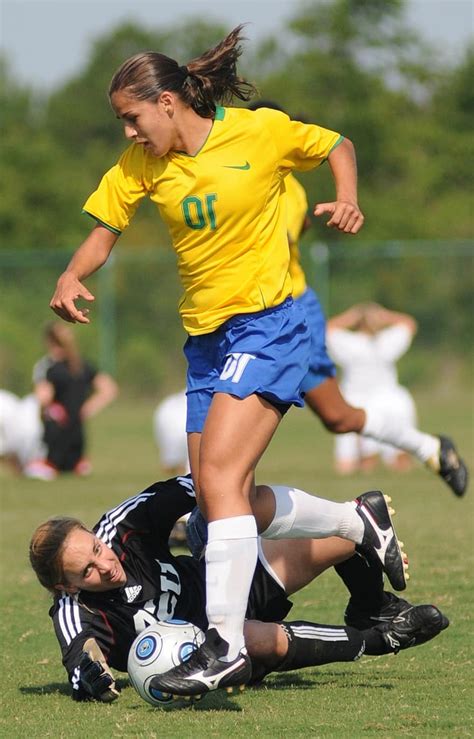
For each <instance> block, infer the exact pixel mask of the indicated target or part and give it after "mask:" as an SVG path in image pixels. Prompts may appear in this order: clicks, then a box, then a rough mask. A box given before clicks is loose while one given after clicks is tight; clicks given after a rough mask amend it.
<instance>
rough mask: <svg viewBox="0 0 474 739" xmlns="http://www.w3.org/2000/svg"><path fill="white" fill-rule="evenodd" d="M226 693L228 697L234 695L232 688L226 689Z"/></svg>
mask: <svg viewBox="0 0 474 739" xmlns="http://www.w3.org/2000/svg"><path fill="white" fill-rule="evenodd" d="M225 692H226V693H227V694H228V695H232V693H233V688H230V687H229V688H226V689H225Z"/></svg>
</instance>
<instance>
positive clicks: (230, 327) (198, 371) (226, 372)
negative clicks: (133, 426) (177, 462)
mask: <svg viewBox="0 0 474 739" xmlns="http://www.w3.org/2000/svg"><path fill="white" fill-rule="evenodd" d="M310 352H311V337H310V332H309V329H308V325H307V321H306V316H305V312H304V310H303V308H302V307H301V306H299V305H297V304H296V303H295V302H294V301H293V299H292V298H287V299H286V300H285V301H284V302H283V303H282V304H281V305H278V306H276V307H274V308H268V309H267V310H263V311H259V312H258V313H245V314H240V315H237V316H234V317H233V318H230V319H229V320H228V321H226V322H225V323H224V324H223V325H222V326H220V327H219V328H218V329H217V330H216V331H213V332H212V333H210V334H203V335H201V336H190V337H189V338H188V340H187V341H186V344H185V346H184V353H185V355H186V359H187V360H188V374H187V401H188V403H187V422H186V431H187V432H188V433H190V432H201V431H202V429H203V426H204V421H205V420H206V416H207V412H208V410H209V406H210V404H211V401H212V397H213V395H214V393H228V394H229V395H234V396H236V397H237V398H247V397H248V396H249V395H253V394H257V395H260V396H262V397H263V398H265V399H266V400H268V401H269V402H270V403H272V404H273V405H274V406H276V407H277V408H278V409H279V410H280V411H281V412H282V413H283V412H285V411H286V410H287V409H288V408H289V407H290V406H291V405H296V406H299V407H302V406H303V405H304V400H303V394H302V392H301V387H300V386H301V382H302V381H303V378H304V377H305V376H306V374H307V372H308V368H309V359H310Z"/></svg>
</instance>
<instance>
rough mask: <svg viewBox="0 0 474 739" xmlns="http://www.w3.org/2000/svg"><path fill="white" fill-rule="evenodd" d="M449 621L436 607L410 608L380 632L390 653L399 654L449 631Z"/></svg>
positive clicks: (380, 629)
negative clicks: (402, 650) (444, 630)
mask: <svg viewBox="0 0 474 739" xmlns="http://www.w3.org/2000/svg"><path fill="white" fill-rule="evenodd" d="M448 626H449V619H448V618H446V616H445V615H444V614H442V613H441V611H440V610H439V608H436V606H428V605H424V606H410V607H409V608H407V609H406V610H405V611H402V612H401V613H399V614H398V616H396V617H395V618H394V619H393V621H392V622H391V623H388V624H380V625H379V626H376V627H375V628H376V629H377V631H380V632H381V634H382V638H383V640H384V641H385V643H386V645H387V648H388V650H389V652H393V653H394V654H398V652H399V651H400V650H401V649H408V648H409V647H417V646H418V645H419V644H424V643H425V642H427V641H429V640H430V639H433V638H434V637H435V636H437V635H438V634H439V633H440V631H443V629H447V628H448Z"/></svg>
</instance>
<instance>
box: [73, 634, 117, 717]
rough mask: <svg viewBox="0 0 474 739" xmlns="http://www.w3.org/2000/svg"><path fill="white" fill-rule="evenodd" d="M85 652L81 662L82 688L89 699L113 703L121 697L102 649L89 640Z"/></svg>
mask: <svg viewBox="0 0 474 739" xmlns="http://www.w3.org/2000/svg"><path fill="white" fill-rule="evenodd" d="M91 642H94V644H93V645H91ZM91 647H92V648H91ZM84 650H85V651H84V652H83V653H82V656H81V660H80V662H79V669H80V682H81V688H82V689H83V691H84V692H85V693H86V694H87V697H90V698H95V700H98V701H102V702H104V703H111V702H112V701H114V700H116V699H117V698H118V697H119V692H118V690H117V688H116V687H115V680H114V677H113V675H112V673H111V672H110V669H109V667H108V665H107V663H106V662H105V659H104V656H103V654H102V651H101V649H100V647H99V646H98V645H97V643H96V642H95V640H93V639H88V640H87V642H86V643H85V645H84ZM94 658H96V659H94Z"/></svg>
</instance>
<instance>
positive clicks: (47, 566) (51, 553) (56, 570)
mask: <svg viewBox="0 0 474 739" xmlns="http://www.w3.org/2000/svg"><path fill="white" fill-rule="evenodd" d="M75 529H83V530H84V531H87V529H86V527H85V526H84V524H83V523H82V522H81V521H79V519H77V518H69V517H61V518H50V519H49V520H48V521H45V523H42V524H41V525H40V526H38V528H37V529H36V531H35V532H34V534H33V536H32V537H31V542H30V552H29V553H30V564H31V566H32V568H33V569H34V571H35V573H36V577H37V578H38V580H39V581H40V583H41V585H42V586H43V587H44V588H46V589H47V590H50V591H51V592H52V593H56V592H57V589H56V585H59V584H60V583H62V584H63V585H64V584H65V582H64V572H63V567H62V553H63V547H64V542H65V541H66V539H67V537H68V535H69V534H70V533H71V531H74V530H75Z"/></svg>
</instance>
